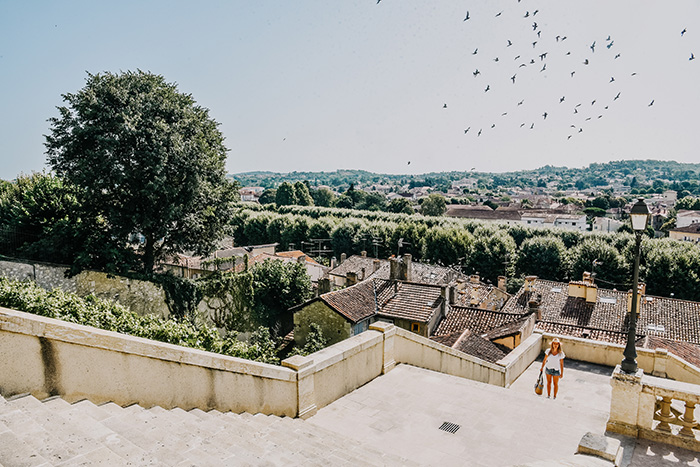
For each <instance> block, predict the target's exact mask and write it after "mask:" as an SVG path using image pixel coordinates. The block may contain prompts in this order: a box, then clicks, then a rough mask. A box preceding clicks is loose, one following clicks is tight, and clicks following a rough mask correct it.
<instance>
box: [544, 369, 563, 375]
mask: <svg viewBox="0 0 700 467" xmlns="http://www.w3.org/2000/svg"><path fill="white" fill-rule="evenodd" d="M547 374H548V375H552V376H559V375H560V374H561V373H560V372H559V370H556V369H554V368H547Z"/></svg>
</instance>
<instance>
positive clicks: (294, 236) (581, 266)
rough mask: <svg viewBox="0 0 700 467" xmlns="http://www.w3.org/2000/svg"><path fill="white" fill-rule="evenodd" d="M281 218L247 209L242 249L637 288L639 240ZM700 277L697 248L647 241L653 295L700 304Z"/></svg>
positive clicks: (462, 225) (315, 211) (336, 214)
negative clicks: (310, 251)
mask: <svg viewBox="0 0 700 467" xmlns="http://www.w3.org/2000/svg"><path fill="white" fill-rule="evenodd" d="M282 211H287V212H275V211H272V210H255V209H247V208H245V207H243V208H241V209H240V210H239V211H238V212H237V213H236V214H235V215H234V216H233V218H232V220H231V226H232V228H233V231H234V235H235V238H236V240H237V241H238V242H240V243H241V244H256V243H270V242H278V243H280V247H281V248H282V249H286V248H288V247H290V246H291V245H294V246H295V247H296V248H298V247H299V246H301V245H302V244H303V242H309V241H310V240H311V239H329V240H330V243H331V246H332V254H333V255H335V256H339V255H340V254H341V253H346V254H348V255H350V254H359V253H360V252H361V251H363V250H364V251H368V252H369V253H370V254H374V253H375V251H376V254H377V256H378V257H381V258H386V257H388V256H390V255H392V254H400V253H411V254H412V255H413V257H414V258H416V259H417V260H422V261H426V262H431V263H437V264H443V265H447V266H453V267H456V268H460V269H461V270H462V271H463V272H465V273H467V274H472V273H479V274H480V275H481V276H482V277H484V278H485V279H486V280H489V281H491V282H493V283H495V282H496V280H497V278H498V276H499V275H506V276H508V277H512V278H518V277H522V276H525V275H531V274H532V275H537V276H538V277H540V278H543V279H548V280H554V281H567V280H572V279H580V278H581V277H582V274H583V272H584V271H591V270H593V272H595V273H596V275H597V280H598V282H599V283H600V285H601V287H604V288H617V289H620V290H627V289H629V288H630V283H631V277H632V267H633V260H634V257H633V251H634V248H633V247H634V237H633V235H631V234H629V233H617V234H598V233H583V232H578V231H568V230H561V229H535V228H526V227H524V226H519V225H518V226H506V225H501V224H487V223H482V222H478V221H465V220H461V219H449V218H431V217H423V216H419V215H413V216H408V215H400V214H393V215H389V214H385V213H371V212H359V211H355V214H356V215H355V216H354V217H353V216H349V215H348V212H347V210H337V209H330V208H319V207H312V208H301V207H295V208H285V209H283V210H282ZM289 211H293V213H292V212H289ZM305 211H308V215H307V214H305V213H304V212H305ZM324 214H325V215H324ZM400 240H401V245H402V246H401V247H399V241H400ZM594 263H595V264H594ZM699 274H700V249H698V248H697V246H695V245H693V244H689V243H686V242H678V241H675V240H670V239H654V238H651V237H649V236H646V237H645V238H644V241H643V243H642V268H641V272H640V277H641V280H642V281H645V282H646V283H647V290H648V292H649V293H651V294H656V295H662V296H671V294H673V295H674V296H675V297H677V298H685V299H688V300H700V275H699ZM517 283H518V282H517V281H514V282H513V285H514V286H517Z"/></svg>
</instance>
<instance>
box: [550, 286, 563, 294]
mask: <svg viewBox="0 0 700 467" xmlns="http://www.w3.org/2000/svg"><path fill="white" fill-rule="evenodd" d="M552 292H554V293H561V287H552Z"/></svg>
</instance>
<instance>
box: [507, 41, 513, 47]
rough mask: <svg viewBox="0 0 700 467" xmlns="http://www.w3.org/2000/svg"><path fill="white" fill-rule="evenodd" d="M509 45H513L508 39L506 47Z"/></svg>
mask: <svg viewBox="0 0 700 467" xmlns="http://www.w3.org/2000/svg"><path fill="white" fill-rule="evenodd" d="M511 45H513V43H512V42H511V41H510V39H508V45H507V46H506V47H510V46H511Z"/></svg>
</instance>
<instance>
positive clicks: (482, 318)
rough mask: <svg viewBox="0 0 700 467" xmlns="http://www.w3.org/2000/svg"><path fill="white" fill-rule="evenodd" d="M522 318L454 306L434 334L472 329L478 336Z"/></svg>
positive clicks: (446, 333) (517, 315)
mask: <svg viewBox="0 0 700 467" xmlns="http://www.w3.org/2000/svg"><path fill="white" fill-rule="evenodd" d="M522 317H523V316H522V315H521V314H512V313H503V312H501V311H491V310H481V309H477V308H466V307H459V306H452V307H451V309H450V312H449V313H448V315H447V316H446V317H445V318H443V319H442V321H440V324H438V327H437V329H436V330H435V332H434V334H435V335H448V334H453V333H457V332H458V333H461V332H464V330H465V329H470V330H471V331H472V332H474V333H475V334H476V335H481V334H484V333H485V332H488V331H490V330H492V329H495V328H497V327H499V326H503V325H504V324H506V323H510V322H512V321H516V320H519V319H521V318H522Z"/></svg>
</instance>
